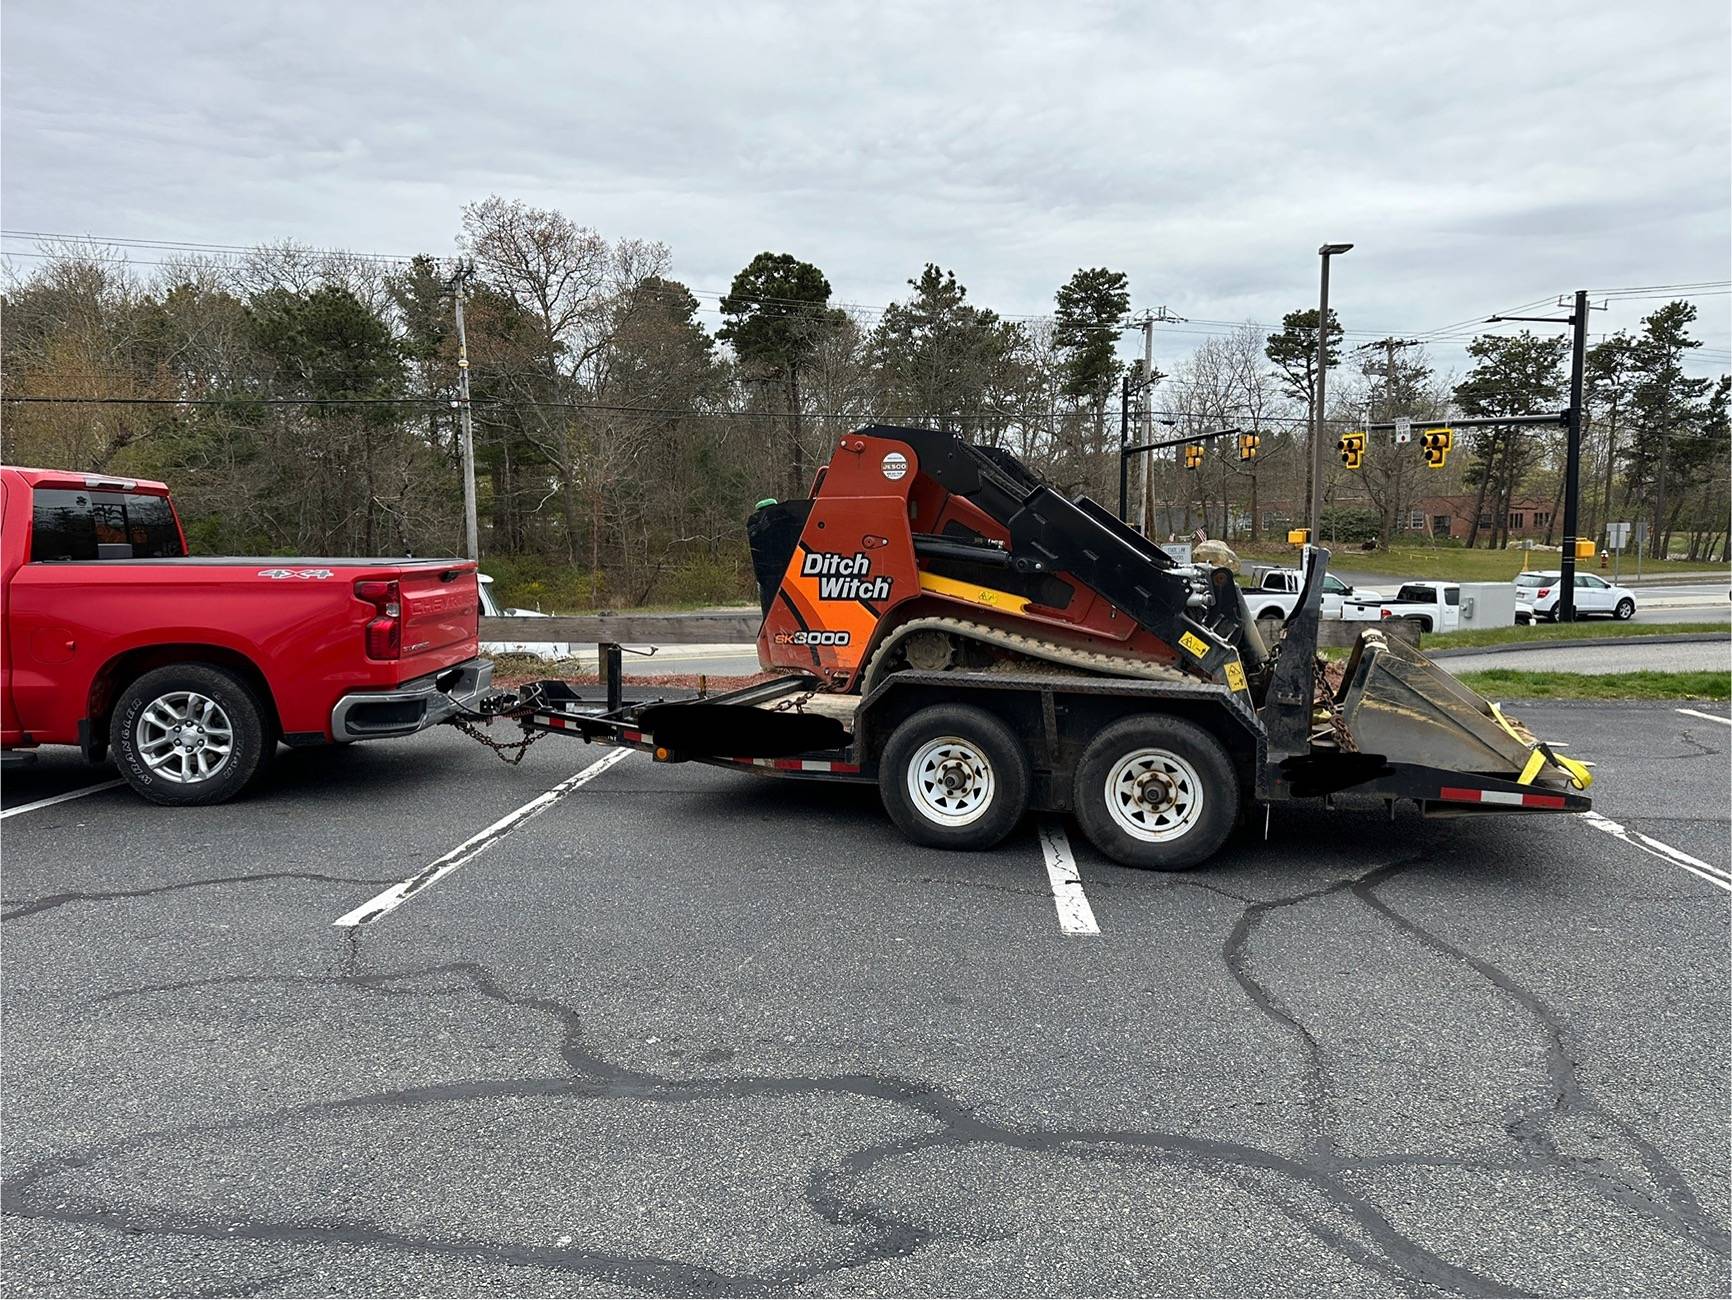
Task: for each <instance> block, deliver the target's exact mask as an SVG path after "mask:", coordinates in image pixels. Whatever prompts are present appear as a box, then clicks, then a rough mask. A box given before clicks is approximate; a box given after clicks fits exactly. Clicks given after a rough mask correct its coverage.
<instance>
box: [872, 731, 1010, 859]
mask: <svg viewBox="0 0 1732 1300" xmlns="http://www.w3.org/2000/svg"><path fill="white" fill-rule="evenodd" d="M1029 784H1030V777H1029V763H1028V754H1027V753H1026V752H1025V751H1024V750H1023V747H1022V745H1021V743H1020V742H1019V741H1018V740H1017V738H1016V736H1015V735H1014V734H1012V732H1011V730H1010V728H1009V727H1007V726H1005V725H1004V723H1002V722H1000V721H999V720H998V719H997V718H995V717H993V715H992V714H990V713H987V712H986V711H985V710H983V709H977V708H973V707H971V706H969V705H966V704H938V705H934V706H933V707H931V708H928V709H922V710H921V711H920V712H919V713H916V714H914V715H913V716H912V717H910V718H908V719H907V720H906V721H904V722H903V723H902V724H901V725H900V726H898V727H897V728H896V730H895V731H893V732H891V734H890V741H889V743H888V744H886V745H885V746H884V754H883V757H882V758H881V759H880V760H879V763H878V789H879V793H880V794H881V795H882V796H883V799H884V810H885V811H886V812H888V813H889V814H890V820H891V821H893V822H895V823H896V826H897V829H898V830H900V831H901V832H902V833H903V834H904V835H906V836H907V837H908V838H909V839H911V840H913V841H915V842H916V843H917V844H930V845H931V846H932V847H934V848H939V849H987V848H991V847H992V846H993V845H994V844H997V843H998V842H999V841H1000V840H1002V839H1003V838H1004V837H1005V836H1006V835H1008V834H1010V832H1011V831H1012V830H1013V829H1015V827H1016V824H1017V823H1018V822H1020V821H1021V820H1022V815H1023V814H1024V813H1025V812H1027V811H1028V790H1029Z"/></svg>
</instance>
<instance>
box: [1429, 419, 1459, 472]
mask: <svg viewBox="0 0 1732 1300" xmlns="http://www.w3.org/2000/svg"><path fill="white" fill-rule="evenodd" d="M1421 443H1422V445H1423V446H1424V447H1425V465H1426V468H1427V469H1442V468H1443V466H1444V463H1445V462H1446V461H1447V460H1449V451H1450V448H1452V447H1453V446H1455V430H1454V429H1427V430H1426V431H1425V437H1424V438H1423V439H1422V440H1421Z"/></svg>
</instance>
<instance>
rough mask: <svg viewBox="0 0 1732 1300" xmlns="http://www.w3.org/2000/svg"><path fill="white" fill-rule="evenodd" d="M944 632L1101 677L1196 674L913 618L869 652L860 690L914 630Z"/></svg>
mask: <svg viewBox="0 0 1732 1300" xmlns="http://www.w3.org/2000/svg"><path fill="white" fill-rule="evenodd" d="M925 631H934V632H944V633H946V634H948V635H950V636H956V637H963V638H966V639H968V640H970V641H977V642H980V643H981V644H983V645H990V646H995V647H997V648H998V649H1000V650H1008V651H1010V652H1011V653H1012V654H1019V655H1025V656H1026V657H1028V658H1030V659H1039V660H1042V661H1044V662H1046V663H1051V664H1059V665H1062V666H1063V667H1065V668H1070V669H1076V670H1080V671H1082V672H1086V673H1094V674H1098V675H1100V676H1102V677H1134V678H1138V679H1140V680H1143V681H1154V682H1196V681H1198V680H1200V679H1199V678H1196V677H1193V676H1192V675H1191V674H1189V673H1187V672H1184V671H1182V670H1181V669H1178V668H1170V667H1168V666H1167V665H1165V664H1157V663H1151V662H1150V661H1149V660H1147V659H1136V658H1132V657H1131V656H1129V655H1109V654H1100V653H1098V652H1097V651H1093V650H1074V649H1072V648H1071V647H1069V646H1064V645H1058V644H1056V643H1055V642H1052V641H1046V640H1042V639H1041V638H1040V637H1033V636H1024V635H1022V634H1021V633H1020V632H1006V631H1005V630H1004V629H1003V628H997V627H989V626H987V625H986V624H985V623H974V622H970V621H969V620H967V619H961V618H944V617H933V618H915V619H910V620H909V621H908V622H906V623H903V624H901V625H900V626H898V627H897V628H895V629H894V630H892V631H891V633H890V635H889V636H887V637H885V638H884V641H883V643H882V644H880V645H879V647H878V648H877V649H876V650H874V651H873V652H872V658H871V659H869V660H868V661H867V663H866V671H865V672H863V673H861V674H860V694H862V695H870V694H871V693H872V690H873V688H874V687H876V686H877V685H878V684H879V682H880V681H881V680H882V678H883V670H884V664H885V662H886V661H887V660H888V658H889V656H890V654H891V652H892V651H894V650H895V649H896V647H897V645H898V644H900V643H901V641H902V640H903V639H904V638H906V637H909V636H912V635H913V634H914V633H916V632H925Z"/></svg>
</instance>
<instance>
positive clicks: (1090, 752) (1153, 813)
mask: <svg viewBox="0 0 1732 1300" xmlns="http://www.w3.org/2000/svg"><path fill="white" fill-rule="evenodd" d="M1071 796H1072V807H1073V808H1074V809H1075V810H1076V817H1077V821H1078V822H1080V823H1081V825H1082V828H1083V833H1084V834H1086V835H1087V836H1088V838H1089V843H1091V844H1093V845H1094V846H1095V847H1096V848H1097V849H1099V850H1100V851H1101V852H1102V853H1104V854H1106V855H1107V856H1108V857H1109V858H1111V859H1112V860H1113V861H1114V862H1119V863H1123V864H1124V865H1125V866H1127V867H1145V868H1148V869H1149V870H1152V871H1185V870H1188V869H1189V868H1191V867H1194V866H1197V865H1198V864H1199V863H1202V862H1204V861H1206V860H1207V859H1208V858H1209V857H1210V856H1211V855H1212V854H1213V853H1214V852H1215V850H1216V849H1218V848H1220V847H1221V844H1222V843H1223V842H1224V841H1225V840H1226V838H1227V836H1228V835H1230V834H1232V831H1233V827H1234V825H1235V823H1236V822H1237V820H1238V817H1239V777H1238V774H1237V773H1236V772H1235V771H1234V769H1233V763H1232V760H1231V759H1230V758H1228V757H1227V751H1226V750H1225V749H1223V748H1222V747H1221V743H1220V742H1219V741H1217V740H1216V739H1215V738H1214V737H1213V736H1211V735H1210V734H1209V733H1208V732H1206V731H1204V730H1203V729H1202V728H1201V727H1199V726H1197V725H1196V724H1194V723H1191V722H1186V721H1185V720H1184V719H1182V718H1172V717H1165V716H1162V715H1160V714H1153V713H1148V714H1142V715H1139V716H1137V717H1130V718H1124V719H1121V720H1120V721H1118V722H1115V723H1113V724H1112V725H1111V726H1110V727H1108V728H1107V729H1106V730H1105V731H1103V732H1101V733H1100V735H1098V736H1096V737H1095V738H1094V740H1093V741H1092V742H1091V743H1090V745H1089V747H1088V748H1087V749H1086V750H1084V751H1083V756H1082V761H1081V762H1080V763H1078V764H1077V768H1076V776H1075V778H1074V784H1073V786H1072V790H1071Z"/></svg>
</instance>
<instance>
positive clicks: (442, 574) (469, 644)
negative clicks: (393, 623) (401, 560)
mask: <svg viewBox="0 0 1732 1300" xmlns="http://www.w3.org/2000/svg"><path fill="white" fill-rule="evenodd" d="M398 582H399V584H400V586H401V590H402V593H403V677H404V679H405V680H407V679H409V678H412V677H419V676H421V675H423V674H425V673H431V672H437V671H438V670H439V669H441V668H448V667H450V666H451V665H452V664H454V663H461V662H462V661H463V660H465V659H472V658H474V657H475V655H476V654H477V653H479V646H478V644H477V635H478V633H479V630H480V621H479V620H480V617H481V593H480V586H479V584H478V583H477V581H476V577H475V565H474V563H473V562H470V563H468V564H460V565H455V566H453V565H447V566H445V567H443V568H434V567H432V566H429V567H427V568H421V567H419V566H416V567H413V568H406V569H404V570H403V572H402V574H401V576H400V577H399V579H398Z"/></svg>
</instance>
